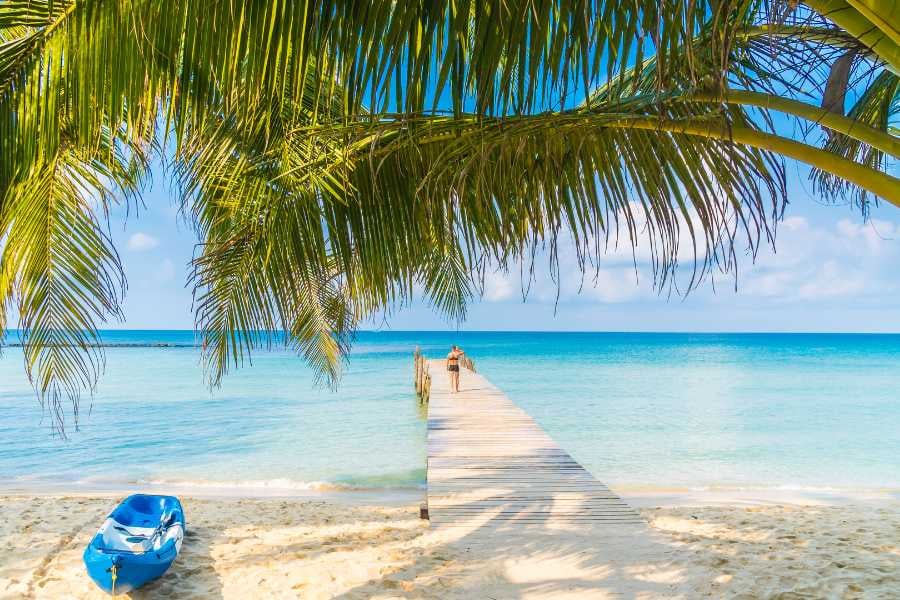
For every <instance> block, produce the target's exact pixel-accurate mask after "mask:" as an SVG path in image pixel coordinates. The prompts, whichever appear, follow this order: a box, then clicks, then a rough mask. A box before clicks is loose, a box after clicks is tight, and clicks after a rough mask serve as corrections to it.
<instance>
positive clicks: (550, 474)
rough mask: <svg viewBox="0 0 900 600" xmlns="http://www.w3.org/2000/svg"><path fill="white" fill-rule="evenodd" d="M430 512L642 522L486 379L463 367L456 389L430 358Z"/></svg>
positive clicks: (466, 519) (503, 522)
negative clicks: (458, 388)
mask: <svg viewBox="0 0 900 600" xmlns="http://www.w3.org/2000/svg"><path fill="white" fill-rule="evenodd" d="M429 368H430V371H431V373H432V384H431V398H430V402H429V405H428V445H427V452H428V464H427V480H428V481H427V483H428V492H427V494H428V512H429V517H430V519H431V522H432V524H433V525H434V526H438V527H445V526H447V527H450V526H457V525H459V526H471V523H472V522H473V521H478V522H479V527H480V528H485V527H487V528H488V529H490V528H491V527H508V526H510V525H513V524H515V523H521V524H523V525H524V524H528V525H530V526H531V525H539V524H548V525H562V526H565V525H569V526H572V525H575V526H586V525H594V524H597V525H603V524H619V523H643V520H642V519H641V517H640V515H639V514H638V513H637V511H635V510H634V509H633V508H631V507H630V506H628V505H627V504H626V503H625V502H623V501H622V499H621V498H619V497H618V496H617V495H616V494H614V493H613V492H611V491H610V490H609V488H608V487H606V486H605V485H603V484H602V483H601V482H599V481H597V480H596V479H595V478H594V477H593V475H591V474H590V473H589V472H588V471H587V470H586V469H585V468H584V467H582V466H581V465H580V464H578V462H577V461H576V460H575V459H573V458H572V457H571V456H569V454H567V453H566V452H565V451H564V450H563V449H562V448H560V447H559V446H558V445H557V444H556V442H554V441H553V439H552V438H551V437H550V436H549V435H547V433H546V432H545V431H544V430H543V429H542V428H541V427H540V426H539V425H538V424H537V423H536V422H535V421H534V419H532V418H531V417H530V416H529V415H528V413H526V412H525V411H524V410H522V409H521V408H519V407H518V406H516V405H515V404H514V403H513V402H512V401H511V400H510V399H509V398H508V397H507V396H506V394H504V393H503V392H502V391H501V390H499V389H498V388H496V387H495V386H494V385H492V384H491V383H490V382H489V381H488V380H487V379H485V378H484V377H482V376H480V375H477V374H475V373H472V372H471V371H468V370H465V369H463V373H462V377H461V382H462V383H461V386H460V387H461V390H462V391H460V392H459V393H458V394H451V393H450V388H449V382H448V378H447V376H446V373H445V368H446V367H445V362H444V361H443V360H440V361H435V360H433V361H429Z"/></svg>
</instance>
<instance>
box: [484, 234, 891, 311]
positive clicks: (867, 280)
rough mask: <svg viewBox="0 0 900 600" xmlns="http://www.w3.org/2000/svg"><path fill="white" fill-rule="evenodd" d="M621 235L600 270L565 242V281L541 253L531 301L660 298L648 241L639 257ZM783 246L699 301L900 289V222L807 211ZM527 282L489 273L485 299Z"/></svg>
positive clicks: (685, 247)
mask: <svg viewBox="0 0 900 600" xmlns="http://www.w3.org/2000/svg"><path fill="white" fill-rule="evenodd" d="M682 241H683V242H684V243H683V244H682V246H681V248H679V251H678V257H679V261H680V263H681V267H680V272H681V276H680V280H679V283H680V284H681V286H680V288H681V289H683V287H684V279H685V278H686V277H687V276H689V274H690V270H691V260H692V252H693V251H692V249H691V247H690V243H689V240H682ZM621 242H623V243H620V244H619V247H618V248H612V247H610V249H609V251H608V252H607V253H606V255H605V256H603V257H602V259H601V262H600V265H599V268H598V269H595V268H593V267H591V266H590V265H588V266H587V267H586V268H587V273H586V274H584V275H582V273H581V269H580V267H579V265H578V260H577V257H576V255H575V250H574V246H573V244H572V243H571V241H566V242H562V241H561V243H560V245H559V248H558V257H559V286H558V288H557V283H556V282H554V281H553V279H552V278H551V277H550V275H549V269H548V267H547V265H548V258H547V255H546V254H544V253H539V255H538V256H537V257H536V258H535V280H534V281H533V282H532V284H531V286H530V289H529V296H528V297H529V300H530V301H532V302H537V303H543V304H552V303H555V302H556V301H557V293H558V295H559V296H558V299H559V302H579V303H596V304H620V303H627V302H632V301H642V300H654V299H657V298H660V295H659V294H658V293H657V291H656V290H654V289H653V276H652V272H651V269H650V263H649V253H648V250H647V246H648V245H647V244H646V242H645V241H644V240H641V241H639V247H638V251H637V252H636V256H634V257H632V254H631V247H630V243H629V242H628V241H627V239H624V240H621ZM775 247H776V250H775V251H772V249H771V248H770V247H768V246H763V247H761V248H760V251H759V255H758V256H757V259H756V261H755V263H754V262H753V261H752V260H751V259H750V258H749V257H748V256H740V257H739V258H738V276H737V291H736V292H735V291H734V280H733V279H732V277H733V275H731V274H729V275H726V276H725V277H724V278H723V277H722V276H721V275H717V276H716V287H715V290H714V289H713V287H712V286H711V285H703V286H701V287H700V288H699V289H696V290H694V291H693V292H692V293H691V299H692V301H700V302H701V303H709V302H715V303H718V302H720V301H724V302H728V303H732V305H733V306H738V305H741V304H745V303H749V304H748V305H750V306H754V305H759V302H760V301H764V302H765V303H766V304H771V303H775V304H781V303H794V304H798V305H805V306H809V307H810V310H814V309H815V307H816V306H825V305H831V306H836V305H843V306H847V307H848V308H849V307H852V306H855V305H856V304H855V303H856V302H858V301H861V300H868V301H870V302H874V303H876V304H882V303H884V302H887V301H888V300H889V299H892V298H894V297H896V296H897V295H898V292H900V279H898V278H897V277H896V275H895V274H894V271H895V266H896V265H897V264H898V263H900V225H898V223H894V222H889V221H883V220H872V221H870V222H868V223H863V222H862V221H858V222H854V221H851V220H849V219H841V220H836V221H832V222H828V221H826V222H823V223H811V222H810V221H809V220H808V219H806V218H804V217H802V216H791V217H788V218H786V219H785V220H784V221H783V222H782V223H780V224H779V225H778V230H777V239H776V244H775ZM635 261H636V262H637V273H636V272H635V268H634V262H635ZM521 288H522V283H521V278H520V275H519V271H518V269H511V270H510V272H509V273H493V274H489V275H487V276H486V277H485V294H484V300H485V301H487V302H492V303H496V302H509V301H516V300H519V298H520V290H521ZM662 297H663V298H665V297H666V294H665V293H664V294H663V295H662ZM734 303H737V304H734Z"/></svg>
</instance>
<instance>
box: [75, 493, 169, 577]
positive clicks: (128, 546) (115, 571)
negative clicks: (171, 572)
mask: <svg viewBox="0 0 900 600" xmlns="http://www.w3.org/2000/svg"><path fill="white" fill-rule="evenodd" d="M184 531H185V529H184V510H183V509H182V508H181V502H179V501H178V498H176V497H175V496H151V495H147V494H134V495H132V496H128V497H127V498H125V500H123V501H122V503H121V504H120V505H119V506H118V507H117V508H116V509H115V510H114V511H112V513H111V514H110V515H109V517H107V519H106V521H105V522H104V523H103V525H102V526H101V527H100V529H99V531H97V535H95V536H94V539H92V540H91V543H90V544H88V546H87V548H85V549H84V566H85V567H87V572H88V575H90V576H91V579H93V580H94V583H96V584H97V585H98V586H100V587H101V588H102V589H103V590H104V591H106V592H108V593H110V594H127V593H128V592H130V591H131V590H134V589H136V588H139V587H141V586H142V585H144V584H145V583H147V582H148V581H153V580H154V579H156V578H157V577H159V576H161V575H162V574H163V573H165V572H166V570H167V569H168V568H169V566H170V565H171V564H172V561H174V560H175V557H176V556H178V551H179V550H181V541H182V540H183V539H184Z"/></svg>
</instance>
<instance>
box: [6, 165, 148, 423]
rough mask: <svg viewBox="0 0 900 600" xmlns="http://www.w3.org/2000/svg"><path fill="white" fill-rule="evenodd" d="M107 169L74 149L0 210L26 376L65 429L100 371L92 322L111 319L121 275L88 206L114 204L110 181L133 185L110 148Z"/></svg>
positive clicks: (23, 184) (14, 192)
mask: <svg viewBox="0 0 900 600" xmlns="http://www.w3.org/2000/svg"><path fill="white" fill-rule="evenodd" d="M110 151H111V152H112V153H114V154H115V155H116V156H117V158H118V160H117V161H116V162H114V163H113V164H114V165H115V166H116V170H114V171H113V170H110V167H109V165H108V164H107V163H106V162H104V161H99V160H97V159H96V158H94V157H91V156H85V155H83V154H81V153H79V151H78V150H77V149H74V148H66V149H64V150H62V151H61V152H60V153H59V154H58V155H57V157H56V159H55V160H53V161H51V162H49V163H47V164H46V165H44V166H43V167H42V168H41V169H39V170H36V171H34V172H31V173H28V174H26V175H24V176H21V177H20V178H19V181H18V182H17V183H16V184H15V186H14V187H13V188H12V189H10V190H8V192H7V197H6V203H5V204H4V207H3V211H2V213H0V232H3V234H4V235H5V243H4V248H3V254H2V258H0V261H2V265H0V288H3V289H2V292H3V296H4V297H9V295H10V294H12V295H14V297H15V299H16V300H17V302H18V312H19V323H20V329H21V331H22V341H23V346H24V354H25V367H26V370H27V372H28V376H29V378H30V379H32V381H33V382H34V384H35V388H36V390H37V392H38V398H39V400H40V401H41V404H42V406H44V407H45V408H46V409H47V410H48V411H49V412H50V415H51V417H52V426H53V428H54V430H55V431H57V432H59V433H62V434H65V424H66V420H67V419H66V416H65V414H66V406H65V402H66V401H67V400H68V401H70V409H71V413H72V415H73V418H74V421H75V424H76V426H77V423H78V406H79V398H80V396H81V394H82V393H83V392H85V391H88V392H90V391H92V390H93V388H94V385H95V383H96V381H97V378H98V377H99V375H100V372H101V371H102V369H103V364H104V361H103V353H102V350H101V349H100V348H99V337H98V333H97V324H98V323H100V322H104V321H106V320H107V319H108V318H110V317H113V318H116V317H120V316H121V312H120V302H121V298H122V294H123V292H124V288H125V277H124V273H123V271H122V267H121V264H120V261H119V256H118V254H117V253H116V251H115V248H114V247H113V246H112V242H111V240H110V239H109V236H108V235H107V234H106V232H105V231H104V228H103V226H102V225H101V221H100V215H98V214H97V211H98V210H99V211H101V212H105V211H106V208H107V206H108V205H109V203H111V202H113V201H114V200H115V197H116V195H115V193H114V192H115V191H114V190H113V189H111V187H110V186H112V185H118V186H127V187H131V188H133V187H135V186H137V184H138V181H137V179H136V176H137V175H138V172H137V171H136V170H135V169H134V166H133V163H132V162H131V160H130V158H129V157H126V156H125V154H123V153H122V152H121V151H117V150H110Z"/></svg>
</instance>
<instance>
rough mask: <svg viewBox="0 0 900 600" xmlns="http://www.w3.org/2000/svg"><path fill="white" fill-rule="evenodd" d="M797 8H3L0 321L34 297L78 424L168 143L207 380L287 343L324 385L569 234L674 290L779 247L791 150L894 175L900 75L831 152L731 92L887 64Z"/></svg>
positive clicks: (876, 51) (48, 352) (27, 315)
mask: <svg viewBox="0 0 900 600" xmlns="http://www.w3.org/2000/svg"><path fill="white" fill-rule="evenodd" d="M795 8H796V7H795V6H792V7H791V8H790V10H782V9H781V8H780V7H778V6H777V3H775V4H771V3H769V2H766V1H764V0H701V1H699V2H682V1H676V0H663V1H658V0H654V1H653V2H651V1H649V0H635V1H634V2H629V3H622V2H612V1H610V0H593V1H591V0H578V1H571V0H565V1H563V0H546V1H541V2H535V1H534V0H488V1H485V2H465V1H462V2H460V1H456V0H441V1H438V2H430V3H425V2H396V1H395V0H373V1H370V2H359V3H352V2H302V1H301V2H285V1H282V0H278V1H266V2H264V1H261V0H251V1H246V2H236V1H233V0H226V1H224V2H214V3H202V2H181V3H169V2H159V1H158V0H107V1H99V0H69V1H65V0H62V1H61V0H55V1H51V0H43V1H41V0H21V1H20V0H12V1H6V2H3V3H0V240H2V244H3V255H2V263H0V329H2V326H3V325H5V323H3V322H2V319H4V318H5V315H6V313H7V305H8V304H9V303H11V302H14V301H15V302H17V303H18V310H19V313H20V318H21V323H22V324H23V327H24V328H25V331H26V338H25V354H26V368H27V369H28V372H29V375H30V376H31V377H32V379H33V381H34V383H35V386H36V388H37V390H38V392H39V395H40V397H41V398H42V399H43V401H44V402H45V403H46V406H48V407H49V408H50V410H51V411H52V413H53V415H54V424H55V426H56V427H57V428H58V429H59V430H61V431H62V430H63V427H64V426H65V417H64V412H65V411H64V408H65V406H64V402H65V400H66V399H67V398H68V399H71V400H72V402H73V404H72V406H73V408H74V410H75V411H76V415H77V406H78V399H79V397H80V395H81V394H82V393H83V392H84V391H85V390H91V389H92V388H93V385H94V383H95V382H96V380H97V377H98V376H99V373H100V371H101V370H102V365H103V359H102V350H101V349H99V348H98V347H97V342H98V340H99V338H98V336H97V326H98V324H100V323H102V322H104V320H106V319H107V318H111V317H112V318H115V317H117V316H119V306H120V300H121V294H122V292H123V290H124V286H125V284H124V278H123V276H122V268H121V265H120V263H119V259H118V256H117V255H116V253H115V250H114V248H112V246H111V245H110V243H109V238H108V236H107V235H106V233H105V230H104V227H103V226H102V222H103V219H101V218H100V217H101V216H102V215H103V214H104V213H105V211H106V210H107V208H108V207H109V205H110V204H111V203H112V202H115V201H117V199H118V198H125V199H126V201H127V200H128V198H130V197H136V196H137V195H138V194H139V192H140V183H141V177H142V175H143V171H144V169H145V165H146V161H147V156H149V155H150V154H151V153H157V154H161V153H163V149H172V152H171V153H170V154H166V155H165V156H164V158H166V159H167V160H168V161H169V162H170V165H171V168H172V171H173V173H174V175H175V177H176V179H177V182H178V189H179V191H180V194H181V200H182V207H183V212H184V214H185V215H188V217H189V219H190V220H191V222H192V223H193V225H194V226H195V228H196V232H197V235H198V238H199V240H200V242H201V243H200V245H199V246H198V253H197V255H196V256H195V258H194V261H193V265H192V266H193V269H192V275H191V283H192V284H193V286H194V290H195V311H196V319H197V329H198V330H199V332H200V335H201V338H202V341H203V349H204V357H205V361H206V362H205V364H206V367H207V376H208V379H209V380H210V382H211V383H213V384H216V383H218V382H219V381H220V379H221V377H222V376H223V374H224V373H225V372H226V371H227V370H228V369H229V368H231V367H234V366H238V365H240V364H242V363H243V362H244V361H245V360H248V359H249V358H250V356H251V354H252V352H253V350H254V349H255V348H257V347H259V346H269V345H271V344H273V343H276V342H281V341H283V342H285V343H286V344H287V345H289V346H290V347H291V348H293V349H295V350H296V351H297V352H298V353H300V354H302V355H303V356H304V357H305V358H306V359H307V360H308V361H309V362H310V363H312V364H313V365H315V366H316V368H317V369H318V371H319V372H320V373H322V374H323V376H324V377H325V378H326V379H327V380H328V381H332V382H333V381H334V380H335V379H336V378H337V377H338V375H339V371H340V362H341V357H342V356H343V355H344V354H345V353H346V351H347V349H348V347H349V344H350V342H351V341H352V336H353V331H354V329H355V327H356V324H357V323H358V322H359V321H360V319H364V318H366V317H368V316H370V315H372V314H373V313H375V312H377V311H385V312H390V311H391V310H392V309H393V308H394V307H396V306H398V305H402V304H404V303H405V302H408V301H409V300H410V299H412V298H413V297H414V296H416V295H417V294H421V295H424V296H425V297H426V298H427V299H429V300H430V302H431V303H432V304H433V306H434V307H435V309H436V310H438V311H439V312H441V313H442V314H444V315H446V316H447V318H449V319H451V320H454V321H458V320H462V319H463V318H464V317H465V309H466V305H467V303H468V302H469V301H470V299H471V298H473V297H475V296H477V295H478V294H479V293H480V290H481V288H482V283H481V279H480V277H481V274H483V273H484V272H485V270H486V269H512V268H516V267H519V268H522V265H524V264H528V263H529V261H531V260H532V259H533V256H534V255H535V254H536V253H537V251H538V250H539V249H541V248H544V249H546V250H547V252H548V254H549V256H550V260H551V267H552V268H553V270H554V272H555V271H557V270H558V267H557V266H556V265H555V264H554V260H555V256H556V248H557V247H558V245H559V243H560V240H561V239H563V238H564V237H569V238H572V239H573V240H574V243H575V249H576V252H577V254H578V257H579V260H580V263H581V265H582V268H587V266H588V265H596V264H599V262H600V261H601V260H602V259H603V254H604V252H605V251H606V249H607V248H608V247H609V246H611V245H615V244H618V243H622V244H627V245H630V246H632V247H637V246H639V245H641V244H646V245H647V246H648V248H649V254H650V256H651V260H652V263H653V267H654V274H655V283H656V285H657V286H658V287H659V288H660V289H667V287H668V286H671V285H673V281H674V279H673V276H674V274H675V272H676V268H677V266H678V259H679V257H680V256H683V255H684V252H683V251H682V252H680V251H679V249H681V248H683V247H686V248H688V249H690V251H691V252H692V253H693V256H694V261H693V265H692V267H693V268H692V270H691V276H690V277H688V284H687V286H688V289H690V287H692V286H694V285H696V284H697V283H699V282H700V281H701V280H702V279H703V277H704V276H705V274H707V273H708V272H709V271H710V270H711V269H720V270H722V271H729V270H731V269H732V268H733V267H734V266H735V262H736V257H737V256H738V254H741V253H744V252H745V251H749V252H750V253H751V254H753V253H755V251H756V249H757V248H758V247H759V246H760V245H761V244H764V243H771V242H772V240H773V236H774V226H775V223H776V222H777V220H778V219H779V218H780V215H781V211H782V208H783V206H784V200H785V183H784V168H783V164H782V162H781V160H780V158H779V156H778V153H779V152H780V153H783V154H784V155H786V156H793V157H800V158H803V157H804V156H805V155H806V154H809V156H811V157H815V161H816V162H815V163H814V164H816V165H819V166H823V167H827V168H825V170H824V171H822V174H821V175H820V180H819V181H821V184H820V186H819V189H820V190H821V191H822V194H823V195H824V196H827V197H831V196H835V195H838V194H844V193H847V190H852V191H853V193H860V194H865V193H866V191H865V190H868V191H870V192H873V191H875V190H884V189H887V188H889V187H890V186H891V183H892V181H893V179H891V178H890V176H888V175H886V174H885V173H884V171H885V170H886V169H887V164H888V161H889V160H890V159H889V158H888V157H887V156H886V154H889V152H886V150H885V149H890V148H892V147H893V146H892V144H893V138H895V137H896V131H895V130H894V129H892V128H891V123H892V121H891V119H892V117H891V115H893V114H894V113H895V111H896V97H897V87H896V85H893V87H891V85H892V84H891V83H890V81H893V82H894V83H896V76H895V75H893V74H888V72H887V71H883V72H882V74H881V75H878V76H877V78H875V83H873V84H872V86H871V87H870V88H869V90H868V91H867V92H866V94H865V95H864V96H863V97H861V99H860V100H859V102H858V103H857V106H856V107H854V108H853V109H851V111H850V113H849V115H848V116H847V117H840V119H849V120H852V121H853V122H858V123H864V124H865V125H866V126H867V127H868V129H866V130H865V132H864V133H865V135H860V134H859V133H858V131H856V130H851V129H852V128H849V127H844V125H846V123H845V121H840V120H839V119H837V118H836V117H837V115H834V117H835V118H832V120H831V121H829V124H828V126H829V127H831V128H832V130H833V131H837V133H838V134H840V135H832V136H830V137H828V138H827V140H826V142H827V143H824V142H823V143H824V149H825V150H827V153H826V154H825V155H823V154H822V151H821V150H820V149H819V148H816V147H814V145H813V144H817V143H818V142H817V141H815V140H814V141H813V144H811V145H809V146H806V145H804V144H801V143H799V142H797V141H795V140H792V139H787V138H783V137H779V136H778V135H775V134H777V130H776V127H775V125H774V123H775V122H774V121H773V120H772V119H771V118H769V115H768V113H767V112H766V111H767V109H769V108H772V107H771V106H769V105H768V103H765V102H762V103H760V102H757V101H750V100H748V98H750V99H752V98H751V97H748V96H743V97H741V98H743V99H741V98H739V97H737V96H731V97H729V92H730V91H732V90H734V91H744V92H754V93H758V94H768V95H770V96H771V97H773V98H774V97H778V96H785V97H791V98H794V99H795V101H796V100H797V99H800V98H801V97H802V98H803V99H808V97H809V96H810V95H811V94H814V93H815V92H816V88H815V85H812V84H813V82H814V80H815V73H817V72H818V71H817V69H819V70H825V71H827V69H828V68H829V65H830V64H831V62H832V61H833V58H834V57H835V56H837V55H839V54H840V53H844V52H846V51H848V50H850V51H853V52H855V53H856V54H857V55H858V57H859V58H858V59H857V60H856V63H855V64H856V65H857V67H856V68H861V67H859V66H858V65H866V66H867V68H869V69H872V70H877V69H879V68H881V67H880V65H881V62H880V61H883V60H886V59H885V58H884V56H888V58H890V56H891V54H890V52H888V53H887V54H883V52H882V51H883V50H884V49H885V47H886V46H885V45H884V44H881V45H878V46H875V47H873V46H872V45H870V44H869V40H870V36H867V37H865V39H863V37H860V36H858V35H857V34H855V33H853V32H852V31H848V30H847V29H846V28H840V27H837V26H835V25H834V24H833V23H832V22H831V21H829V20H827V19H823V18H822V17H821V16H817V15H816V14H815V13H813V12H811V11H809V10H806V9H804V10H795ZM835 22H836V23H837V24H838V25H840V22H838V21H835ZM856 24H857V25H858V23H856ZM879 39H880V38H879ZM888 50H890V48H888ZM817 62H821V63H822V64H821V65H818V64H817ZM810 65H813V66H812V67H810ZM890 77H893V79H890ZM587 91H591V93H590V94H587V101H586V102H584V103H583V104H582V105H576V102H575V101H574V100H573V95H574V96H579V97H580V96H584V95H585V92H587ZM804 95H805V96H804ZM775 109H776V110H786V111H787V112H788V113H789V114H793V115H794V116H797V117H799V118H803V119H808V118H809V113H808V112H807V110H808V109H807V107H806V106H805V105H803V106H797V104H789V103H782V104H780V105H779V106H778V107H775ZM791 111H793V112H791ZM880 136H883V137H880ZM873 142H877V143H876V144H875V145H874V146H872V145H869V144H872V143H873ZM832 158H833V159H834V160H831V159H832ZM812 160H813V159H810V162H812ZM835 176H840V177H846V178H849V180H850V181H852V182H853V186H850V187H848V185H849V184H847V183H846V181H845V180H844V179H834V177H835ZM886 178H887V179H886ZM859 190H863V191H859Z"/></svg>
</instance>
